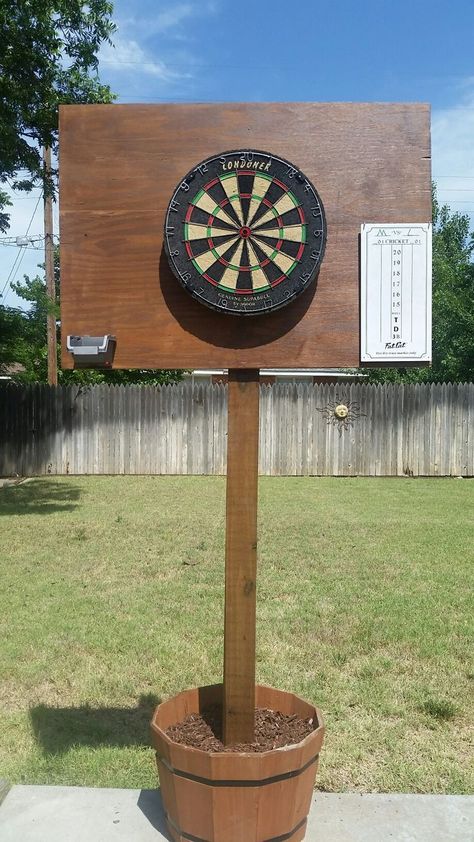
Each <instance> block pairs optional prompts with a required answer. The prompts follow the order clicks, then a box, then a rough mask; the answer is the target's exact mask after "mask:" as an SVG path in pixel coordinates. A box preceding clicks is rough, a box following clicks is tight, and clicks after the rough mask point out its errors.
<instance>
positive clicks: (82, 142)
mask: <svg viewBox="0 0 474 842" xmlns="http://www.w3.org/2000/svg"><path fill="white" fill-rule="evenodd" d="M429 121H430V114H429V107H428V106H427V105H424V104H360V103H244V104H238V103H225V104H203V105H200V104H192V105H191V104H190V105H168V104H167V105H66V106H62V107H61V109H60V238H61V320H62V336H63V349H62V364H63V366H64V367H65V368H72V367H73V360H72V356H71V354H70V353H68V352H67V350H66V348H65V343H66V336H67V335H69V334H87V335H103V334H113V335H115V336H116V337H117V349H116V354H115V360H114V368H207V367H218V368H279V367H284V368H291V367H295V368H311V367H339V366H357V365H358V364H359V232H360V226H361V224H362V223H364V222H377V221H379V220H383V221H384V222H386V223H389V222H420V221H423V222H426V221H429V220H430V218H431V167H430V131H429ZM240 148H243V149H249V148H255V149H265V150H267V151H269V152H272V153H273V154H275V155H278V156H281V157H282V158H285V159H288V160H290V161H291V162H292V163H294V164H295V165H296V166H298V167H300V168H301V170H302V171H303V172H304V173H305V175H306V176H307V177H308V178H309V179H310V180H311V181H312V182H313V184H314V185H315V187H316V189H317V190H318V192H319V195H320V196H321V199H322V202H323V204H324V208H325V211H326V219H327V231H328V235H327V244H326V253H325V257H324V261H323V264H322V267H321V270H320V274H319V278H318V281H317V284H316V285H315V284H313V285H312V287H311V288H310V289H308V290H307V291H305V292H304V293H303V294H302V295H301V296H300V297H299V298H298V299H297V300H295V301H294V302H293V303H291V304H289V305H288V306H287V307H285V308H283V309H281V310H278V311H276V312H273V313H271V314H265V315H261V316H254V317H246V316H232V315H225V314H221V313H217V312H213V311H212V310H209V309H208V308H207V307H204V306H202V305H201V304H199V303H198V302H196V301H194V300H193V299H192V298H191V297H190V296H189V295H188V294H187V293H186V291H185V290H183V289H182V287H181V286H180V285H179V283H178V282H177V280H176V279H175V277H174V276H173V274H172V273H171V270H170V269H169V266H168V263H167V260H166V256H165V254H164V252H163V223H164V217H165V213H166V209H167V206H168V202H169V200H170V198H171V195H172V193H173V191H174V189H175V188H176V186H177V184H178V183H179V182H180V180H181V179H182V178H183V177H184V175H185V174H186V173H187V172H188V171H189V170H190V169H191V168H192V167H193V166H194V165H196V164H198V163H199V162H200V161H202V160H204V159H205V158H207V157H210V156H211V155H214V154H216V153H219V152H221V151H225V150H228V149H240Z"/></svg>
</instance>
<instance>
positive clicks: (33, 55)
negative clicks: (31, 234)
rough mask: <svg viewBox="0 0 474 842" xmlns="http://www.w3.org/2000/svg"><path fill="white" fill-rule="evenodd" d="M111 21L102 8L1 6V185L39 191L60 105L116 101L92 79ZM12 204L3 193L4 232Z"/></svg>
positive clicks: (22, 0)
mask: <svg viewBox="0 0 474 842" xmlns="http://www.w3.org/2000/svg"><path fill="white" fill-rule="evenodd" d="M111 14H112V4H111V3H109V2H107V0H88V2H82V0H0V184H6V183H8V184H10V186H12V187H15V188H16V189H20V190H27V191H29V190H31V189H32V188H33V187H35V186H38V185H41V186H42V187H43V186H44V175H43V166H42V158H41V148H42V147H43V146H49V147H51V148H52V149H53V152H54V151H56V148H57V130H58V107H59V105H60V104H62V103H95V102H102V103H104V102H105V103H108V102H112V101H113V99H114V96H113V94H112V93H111V91H110V88H109V87H108V86H107V85H102V84H101V83H100V81H99V78H98V76H97V66H98V58H97V54H98V51H99V47H100V45H101V43H103V42H108V43H110V36H111V35H112V33H113V32H114V30H115V25H114V24H113V23H112V21H111V18H110V15H111ZM46 189H49V190H50V191H52V190H53V183H52V181H51V180H48V181H47V183H46ZM9 204H11V203H10V202H9V199H8V196H7V194H6V193H5V191H4V190H0V231H3V232H4V231H6V230H7V228H8V225H9V214H8V213H6V212H5V207H7V206H8V205H9Z"/></svg>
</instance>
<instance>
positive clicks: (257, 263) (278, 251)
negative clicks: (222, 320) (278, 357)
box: [165, 150, 326, 316]
mask: <svg viewBox="0 0 474 842" xmlns="http://www.w3.org/2000/svg"><path fill="white" fill-rule="evenodd" d="M325 243H326V220H325V215H324V208H323V205H322V202H321V199H320V198H319V196H318V193H317V191H316V189H315V188H314V187H313V185H312V184H311V182H310V181H309V180H308V179H307V178H306V176H305V175H304V174H303V173H302V172H301V171H300V170H299V169H298V167H296V166H294V165H293V164H291V163H290V162H289V161H286V160H284V159H283V158H279V157H277V156H275V155H272V154H270V153H269V152H256V151H252V150H244V151H233V152H223V153H221V154H219V155H215V156H214V157H212V158H209V159H208V160H206V161H203V162H201V163H200V164H198V165H197V166H195V167H194V168H193V169H192V170H190V172H188V174H187V175H186V176H185V178H184V179H183V181H182V182H180V184H179V185H178V187H177V188H176V190H175V191H174V193H173V196H172V198H171V201H170V203H169V206H168V210H167V213H166V220H165V250H166V254H167V257H168V260H169V264H170V266H171V269H172V271H173V273H174V275H175V276H176V278H177V279H178V281H179V282H180V283H181V284H182V286H183V287H184V288H185V289H186V291H187V292H189V293H190V294H191V295H192V296H193V297H194V298H196V299H197V300H198V301H200V302H201V303H202V304H205V305H206V306H207V307H211V308H212V309H214V310H218V311H219V312H222V313H229V314H233V315H239V316H254V315H260V314H262V313H268V312H271V311H272V310H276V309H279V308H280V307H284V306H285V305H286V304H288V303H289V302H290V301H293V300H294V299H295V298H296V297H297V296H298V295H300V294H301V293H302V292H303V291H304V290H305V289H306V288H307V287H308V286H309V285H310V284H311V283H312V282H313V281H314V280H315V278H316V276H317V273H318V269H319V267H320V264H321V261H322V259H323V256H324V247H325Z"/></svg>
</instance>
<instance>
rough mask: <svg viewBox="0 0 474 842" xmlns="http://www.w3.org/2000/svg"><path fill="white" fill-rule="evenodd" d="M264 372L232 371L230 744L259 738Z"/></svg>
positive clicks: (227, 637) (227, 636)
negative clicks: (259, 546)
mask: <svg viewBox="0 0 474 842" xmlns="http://www.w3.org/2000/svg"><path fill="white" fill-rule="evenodd" d="M259 395H260V383H259V370H258V369H253V368H251V369H229V387H228V423H227V501H226V554H225V570H226V572H225V628H224V711H223V713H224V743H225V744H226V745H228V744H230V743H242V742H245V743H246V742H252V741H253V739H254V734H255V605H256V577H257V493H258V489H257V486H258V407H259Z"/></svg>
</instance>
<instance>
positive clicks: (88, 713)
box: [30, 693, 160, 754]
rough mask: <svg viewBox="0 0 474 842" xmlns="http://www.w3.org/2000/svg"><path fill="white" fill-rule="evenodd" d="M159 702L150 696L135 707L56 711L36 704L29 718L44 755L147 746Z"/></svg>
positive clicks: (58, 709) (144, 696)
mask: <svg viewBox="0 0 474 842" xmlns="http://www.w3.org/2000/svg"><path fill="white" fill-rule="evenodd" d="M159 703H160V699H159V698H158V696H155V695H154V694H153V693H149V694H144V695H141V696H140V697H139V700H138V705H137V707H136V708H92V707H89V706H88V705H82V706H81V707H75V708H55V707H48V706H47V705H37V706H36V707H34V708H31V709H30V718H31V723H32V726H33V731H34V734H35V738H36V740H37V742H38V743H39V744H40V745H41V748H42V749H43V751H44V753H45V754H64V753H65V752H67V751H69V750H70V749H71V748H74V747H76V746H91V747H98V746H104V745H105V746H150V745H151V740H150V721H151V718H152V715H153V712H154V710H155V708H156V706H157V705H158V704H159Z"/></svg>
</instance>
